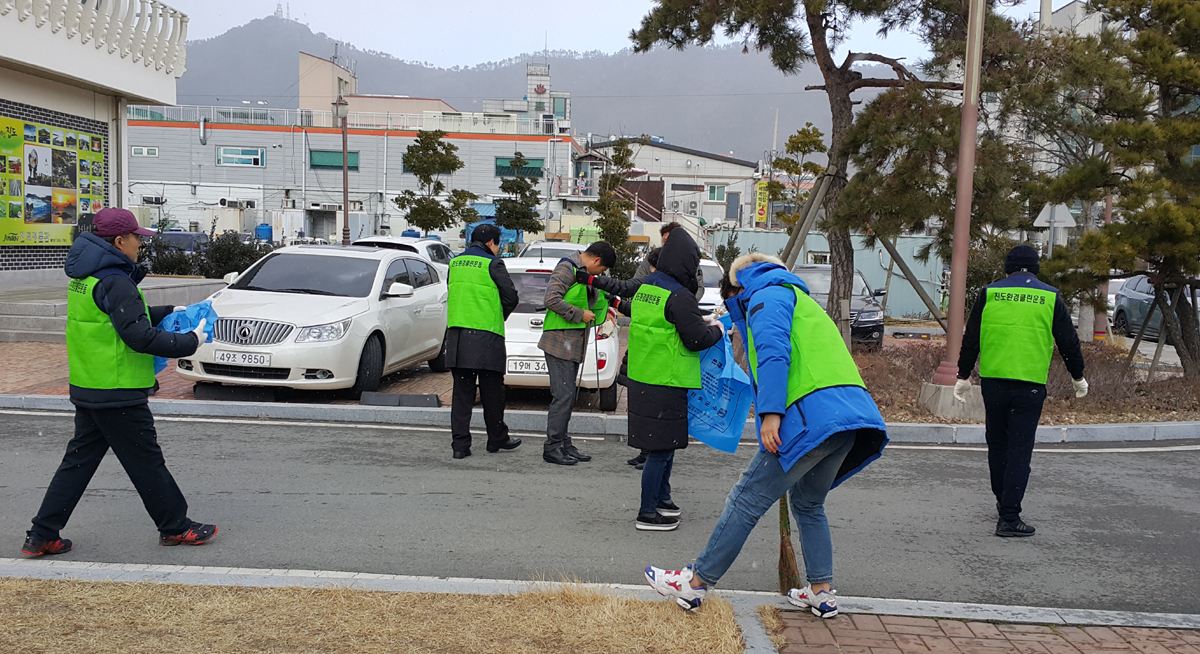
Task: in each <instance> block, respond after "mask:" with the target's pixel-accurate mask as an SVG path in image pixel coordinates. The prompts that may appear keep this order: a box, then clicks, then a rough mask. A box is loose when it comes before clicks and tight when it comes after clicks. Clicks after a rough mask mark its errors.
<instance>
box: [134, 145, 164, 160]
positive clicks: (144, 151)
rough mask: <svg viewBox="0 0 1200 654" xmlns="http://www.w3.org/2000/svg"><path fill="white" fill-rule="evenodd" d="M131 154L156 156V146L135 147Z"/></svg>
mask: <svg viewBox="0 0 1200 654" xmlns="http://www.w3.org/2000/svg"><path fill="white" fill-rule="evenodd" d="M133 156H135V157H157V156H158V148H147V147H140V146H139V147H135V148H133Z"/></svg>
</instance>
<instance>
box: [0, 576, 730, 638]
mask: <svg viewBox="0 0 1200 654" xmlns="http://www.w3.org/2000/svg"><path fill="white" fill-rule="evenodd" d="M0 597H3V598H4V601H3V602H0V652H5V653H6V654H7V653H12V654H16V653H26V652H28V653H33V652H88V653H95V654H103V653H107V652H114V653H117V652H119V653H121V654H138V653H142V652H145V653H150V652H154V653H158V652H170V651H191V652H217V653H221V652H237V653H239V654H241V653H247V654H249V653H260V652H261V653H268V652H270V653H275V652H280V653H282V652H288V653H292V652H314V653H316V652H320V653H322V654H337V653H342V652H345V653H350V652H354V653H356V654H357V653H382V652H388V653H392V652H406V653H407V652H414V653H435V652H439V653H440V652H446V653H456V654H457V653H459V652H471V653H472V654H475V653H483V652H497V653H499V652H504V653H506V654H509V653H511V654H533V653H541V652H570V653H571V654H607V653H610V652H630V653H633V652H637V653H641V652H662V653H666V652H713V653H717V654H733V653H735V652H737V653H740V652H742V651H743V646H742V639H741V631H740V629H739V628H738V626H737V622H736V621H735V620H734V617H733V608H732V607H731V606H730V605H729V604H728V603H727V602H723V601H721V600H720V599H717V598H715V597H710V598H709V599H708V600H706V601H705V604H704V608H703V609H702V610H701V611H698V612H696V613H694V614H692V613H686V612H684V611H682V610H680V609H679V607H678V606H676V605H675V603H674V602H668V601H654V602H647V601H643V600H637V599H630V598H625V597H614V596H610V595H605V594H601V593H599V592H596V591H593V590H590V589H580V588H567V589H563V590H554V591H542V592H529V593H521V594H516V595H453V594H434V593H384V592H371V591H360V590H348V589H343V588H322V589H317V588H295V587H293V588H240V587H224V586H182V585H168V584H154V583H133V584H131V583H117V582H78V581H48V580H39V579H0Z"/></svg>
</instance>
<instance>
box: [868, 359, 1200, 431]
mask: <svg viewBox="0 0 1200 654" xmlns="http://www.w3.org/2000/svg"><path fill="white" fill-rule="evenodd" d="M944 348H945V343H944V341H942V340H940V339H939V340H936V341H899V342H894V343H887V344H885V346H884V348H883V350H882V351H881V352H878V353H855V355H854V359H855V360H856V361H857V362H858V367H859V370H860V371H861V372H862V376H863V381H864V382H866V384H867V388H868V389H869V390H870V391H871V395H872V397H874V398H875V402H876V403H877V404H878V405H879V410H880V411H881V412H882V413H883V417H884V419H885V420H888V421H895V422H955V421H953V420H947V419H944V418H938V417H935V416H934V415H933V414H931V413H929V411H927V410H925V409H924V408H923V407H921V406H919V405H918V404H917V396H918V394H919V392H920V389H921V383H922V382H925V381H929V379H930V378H931V377H933V372H934V371H935V370H936V369H937V367H938V364H939V363H940V362H941V359H942V355H943V351H944ZM1128 354H1129V353H1128V351H1126V350H1123V349H1121V348H1119V347H1116V346H1112V345H1094V344H1086V345H1084V346H1083V359H1084V363H1085V364H1086V366H1087V368H1086V373H1085V375H1086V377H1087V380H1088V384H1089V385H1090V388H1089V391H1088V396H1087V397H1085V398H1083V399H1079V400H1077V399H1075V394H1074V392H1073V390H1072V388H1071V377H1070V375H1069V374H1067V370H1066V366H1064V365H1063V362H1062V359H1061V358H1060V357H1059V356H1058V355H1057V354H1055V356H1054V360H1053V363H1052V364H1051V366H1050V377H1049V379H1048V381H1047V384H1046V391H1047V397H1046V404H1045V408H1044V410H1043V411H1042V424H1044V425H1070V424H1097V423H1119V422H1147V421H1168V420H1200V380H1185V379H1183V378H1182V377H1180V376H1173V377H1160V376H1158V375H1156V376H1155V379H1156V380H1157V381H1154V382H1152V383H1149V384H1147V383H1144V382H1143V381H1142V379H1144V377H1145V375H1144V373H1139V372H1138V371H1135V372H1134V373H1131V374H1130V376H1129V377H1128V378H1123V371H1124V366H1125V357H1126V356H1128ZM974 382H975V383H979V379H978V377H977V376H976V378H975V379H974Z"/></svg>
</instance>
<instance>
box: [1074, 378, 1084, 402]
mask: <svg viewBox="0 0 1200 654" xmlns="http://www.w3.org/2000/svg"><path fill="white" fill-rule="evenodd" d="M1071 386H1073V387H1074V388H1075V397H1076V398H1080V397H1084V396H1086V395H1087V392H1088V383H1087V380H1086V379H1072V380H1071Z"/></svg>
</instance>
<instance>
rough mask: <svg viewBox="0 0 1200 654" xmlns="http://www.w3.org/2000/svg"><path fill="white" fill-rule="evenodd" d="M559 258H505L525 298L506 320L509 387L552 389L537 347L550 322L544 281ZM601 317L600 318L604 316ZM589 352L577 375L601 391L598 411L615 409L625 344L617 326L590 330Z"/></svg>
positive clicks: (583, 385) (587, 385)
mask: <svg viewBox="0 0 1200 654" xmlns="http://www.w3.org/2000/svg"><path fill="white" fill-rule="evenodd" d="M558 262H559V260H558V259H555V260H554V261H548V260H544V259H539V258H538V257H537V256H533V257H525V258H514V259H505V260H504V266H505V267H506V268H508V274H509V276H510V277H512V280H513V285H515V286H516V287H517V294H518V295H519V296H520V299H521V302H520V304H518V305H517V309H516V311H513V312H512V315H510V316H509V317H508V320H506V321H505V323H504V333H505V337H504V346H505V349H506V350H507V353H508V363H507V370H508V372H507V374H505V375H504V384H505V385H506V386H524V387H533V388H550V375H549V374H548V373H547V372H546V356H545V354H544V353H543V352H542V351H541V350H539V349H538V346H537V344H538V341H539V340H540V339H541V337H542V326H543V325H544V324H545V322H546V284H547V283H548V282H549V281H550V273H552V272H554V267H555V266H557V265H558ZM601 319H602V318H601ZM586 349H587V353H586V354H585V355H584V356H585V358H584V361H583V365H582V366H581V372H580V375H579V378H580V382H579V386H580V388H584V389H588V390H592V391H596V390H598V391H599V392H600V410H601V411H615V410H616V408H617V369H618V368H620V366H621V345H620V342H619V341H618V339H617V330H616V325H614V324H613V323H611V322H605V323H603V324H602V325H601V326H600V327H598V328H596V329H589V330H588V337H587V347H586Z"/></svg>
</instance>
